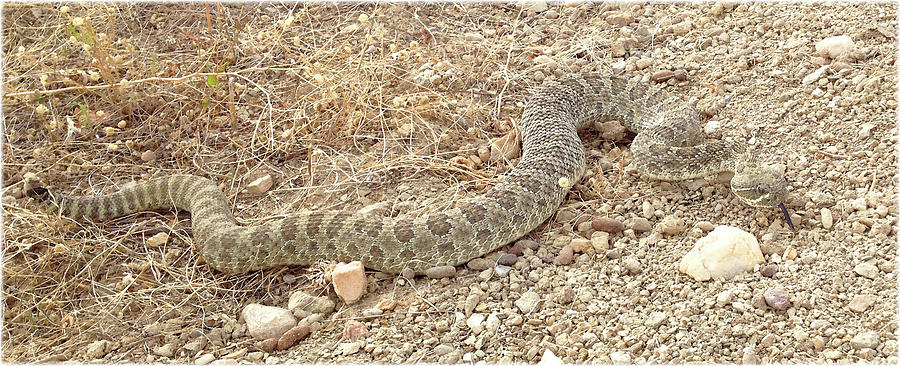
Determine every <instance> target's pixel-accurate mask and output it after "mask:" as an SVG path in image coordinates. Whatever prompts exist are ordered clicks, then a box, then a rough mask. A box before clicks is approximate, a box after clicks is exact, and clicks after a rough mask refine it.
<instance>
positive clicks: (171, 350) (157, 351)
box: [153, 343, 175, 357]
mask: <svg viewBox="0 0 900 366" xmlns="http://www.w3.org/2000/svg"><path fill="white" fill-rule="evenodd" d="M153 354H154V355H157V356H160V357H172V356H174V355H175V345H174V344H171V343H166V344H164V345H162V346H159V347H154V348H153Z"/></svg>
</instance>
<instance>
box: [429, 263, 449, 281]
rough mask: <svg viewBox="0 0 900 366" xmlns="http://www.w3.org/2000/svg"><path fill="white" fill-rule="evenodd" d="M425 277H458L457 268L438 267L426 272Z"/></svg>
mask: <svg viewBox="0 0 900 366" xmlns="http://www.w3.org/2000/svg"><path fill="white" fill-rule="evenodd" d="M425 276H426V277H428V278H434V279H438V278H446V277H453V276H456V267H454V266H437V267H431V268H429V269H426V270H425Z"/></svg>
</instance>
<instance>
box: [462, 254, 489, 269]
mask: <svg viewBox="0 0 900 366" xmlns="http://www.w3.org/2000/svg"><path fill="white" fill-rule="evenodd" d="M493 265H494V263H492V262H491V261H490V260H488V259H485V258H481V257H478V258H474V259H472V260H470V261H469V263H466V267H467V268H469V269H470V270H472V271H475V272H481V271H484V270H486V269H488V268H491V267H492V266H493Z"/></svg>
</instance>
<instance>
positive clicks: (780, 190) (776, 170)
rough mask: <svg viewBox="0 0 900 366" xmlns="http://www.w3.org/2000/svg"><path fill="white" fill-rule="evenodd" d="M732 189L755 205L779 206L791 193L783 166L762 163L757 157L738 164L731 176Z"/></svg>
mask: <svg viewBox="0 0 900 366" xmlns="http://www.w3.org/2000/svg"><path fill="white" fill-rule="evenodd" d="M731 191H732V192H734V195H735V196H737V197H738V199H740V200H741V201H742V202H744V203H746V204H748V205H750V206H753V207H777V206H779V205H781V204H783V203H784V201H785V200H786V199H787V196H788V193H789V191H788V183H787V180H786V179H785V178H784V168H783V166H781V167H779V166H776V165H768V164H762V163H760V162H759V161H758V160H756V159H755V158H748V159H744V162H743V163H742V164H738V166H737V167H736V169H735V172H734V177H733V178H731Z"/></svg>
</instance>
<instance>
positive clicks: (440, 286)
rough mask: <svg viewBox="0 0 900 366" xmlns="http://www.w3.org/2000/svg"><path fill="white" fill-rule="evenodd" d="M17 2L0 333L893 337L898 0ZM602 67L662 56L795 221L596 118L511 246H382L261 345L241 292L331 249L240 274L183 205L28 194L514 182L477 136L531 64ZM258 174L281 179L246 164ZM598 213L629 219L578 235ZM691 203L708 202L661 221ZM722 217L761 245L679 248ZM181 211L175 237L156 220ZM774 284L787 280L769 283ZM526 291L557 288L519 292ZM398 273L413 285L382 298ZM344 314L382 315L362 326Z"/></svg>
mask: <svg viewBox="0 0 900 366" xmlns="http://www.w3.org/2000/svg"><path fill="white" fill-rule="evenodd" d="M3 10H4V17H3V36H4V40H3V57H4V59H3V62H4V66H5V67H4V70H3V87H4V98H3V112H4V115H5V119H4V123H3V129H4V131H3V132H4V138H5V141H4V144H3V150H2V151H3V208H4V213H3V232H4V238H5V240H4V252H3V285H4V286H3V297H4V302H3V314H4V315H3V320H4V321H3V337H4V339H5V341H4V342H3V346H2V347H3V360H4V361H5V362H29V361H66V360H72V361H91V360H93V361H94V362H177V363H193V362H197V363H207V362H213V363H233V362H244V361H249V362H266V363H278V362H289V361H290V362H384V363H387V362H391V363H394V362H404V363H405V362H466V363H468V362H479V361H486V362H490V363H496V362H535V361H538V360H540V359H541V358H542V357H544V356H543V355H544V354H545V352H546V351H548V350H549V351H550V352H552V353H553V354H555V355H556V356H558V357H559V358H561V359H562V360H563V361H566V362H600V363H610V362H616V363H628V362H660V363H662V362H665V363H668V362H691V361H704V362H743V363H758V362H783V363H797V362H817V363H818V362H832V361H833V362H860V361H862V362H875V363H885V362H890V363H896V362H897V339H896V335H895V332H896V331H897V317H896V313H897V303H896V297H897V295H898V293H897V279H896V276H897V272H896V268H895V267H896V251H897V240H896V235H897V229H896V225H897V207H896V205H895V202H894V197H895V195H896V194H897V189H896V172H897V161H896V154H895V145H896V143H897V137H896V133H895V118H896V110H897V101H896V96H895V95H896V94H895V93H896V85H897V72H896V65H895V62H896V55H897V49H896V41H897V40H896V37H897V30H896V27H897V24H896V18H897V6H896V4H893V3H883V4H877V3H868V4H851V5H848V4H829V5H825V4H812V3H809V4H796V3H791V4H753V3H744V4H741V3H734V4H722V3H717V4H703V3H696V4H641V3H628V4H600V3H597V4H591V3H560V4H556V3H554V4H546V3H534V4H524V5H515V4H465V5H463V4H435V5H420V4H404V5H388V4H339V5H329V4H322V5H310V4H294V5H289V6H281V5H275V4H262V5H257V4H249V5H229V6H223V5H210V6H206V5H203V4H196V5H195V4H190V5H141V4H116V5H108V6H105V5H91V6H82V5H77V4H68V5H63V4H39V5H22V4H9V3H7V4H4V9H3ZM840 35H845V36H849V37H850V38H851V40H852V42H853V44H854V47H855V48H854V50H852V52H849V53H846V54H843V55H841V56H838V57H835V58H830V57H822V56H820V55H819V53H818V52H817V50H816V48H815V45H816V43H817V42H819V41H821V40H822V39H825V38H828V37H832V36H840ZM587 72H603V73H615V74H624V75H626V76H629V77H633V78H639V79H642V80H644V81H647V82H653V83H660V84H665V88H666V89H667V90H669V91H670V92H671V93H675V94H677V95H681V96H682V97H683V99H685V100H686V101H688V102H690V103H692V104H695V105H696V106H697V109H698V113H700V114H701V116H702V117H703V119H704V122H705V123H707V124H706V130H707V131H708V132H710V134H711V137H713V138H728V139H735V140H738V141H743V142H746V143H747V144H749V145H750V146H753V147H754V148H755V149H757V151H758V152H759V155H760V156H763V157H765V158H766V159H767V160H770V161H773V162H776V163H782V164H784V165H785V166H786V167H787V176H788V179H789V181H790V182H791V187H792V196H791V199H790V200H789V202H788V207H789V208H790V210H791V211H792V212H793V219H794V223H795V224H796V225H797V229H798V232H797V234H792V233H791V232H790V230H788V229H787V228H786V226H785V224H784V220H783V219H782V218H781V217H780V213H779V212H777V210H759V209H752V208H749V207H746V206H744V205H742V204H740V202H738V201H737V199H735V198H734V197H733V195H731V194H730V192H729V190H728V187H727V184H723V181H724V182H727V180H725V179H724V178H723V177H712V178H710V179H700V180H695V181H690V182H680V183H661V182H652V181H645V180H642V179H641V178H640V177H639V176H636V175H634V174H630V173H628V172H627V171H626V169H625V167H627V164H628V162H629V161H630V153H629V152H628V149H627V147H628V137H625V138H624V139H620V140H619V141H612V140H611V139H614V138H617V137H621V136H614V135H615V134H612V135H610V134H609V133H608V131H600V130H597V129H593V130H589V131H585V132H583V133H582V137H583V140H584V141H585V147H586V149H587V150H588V164H589V167H590V169H591V172H589V174H588V176H587V177H586V178H585V179H584V180H583V181H582V182H581V184H579V185H576V186H575V188H574V189H573V191H572V193H571V194H570V195H569V197H568V199H567V201H566V202H565V203H564V204H563V206H562V207H561V209H560V211H559V213H558V214H557V215H556V216H555V217H554V218H552V219H551V220H549V221H548V222H547V223H546V224H544V225H542V226H540V227H539V228H537V229H536V230H534V231H533V232H532V233H530V234H529V235H528V237H527V238H528V239H529V240H533V241H535V242H537V243H539V244H540V246H539V247H538V248H535V249H531V248H526V249H524V250H522V253H521V255H520V256H519V257H518V259H517V261H516V262H515V264H514V265H512V266H511V267H512V268H511V269H510V270H509V273H508V274H506V275H503V276H501V275H490V273H491V272H490V271H488V272H487V274H488V275H489V276H484V273H483V272H482V271H476V270H472V269H469V268H466V267H460V268H458V271H457V274H456V276H455V277H452V278H443V279H428V278H423V277H418V278H416V279H415V280H414V281H407V280H405V279H403V278H400V277H398V276H391V275H384V274H380V273H370V274H369V275H368V281H369V283H368V293H367V295H365V297H364V298H363V299H362V301H361V302H359V303H357V304H354V305H344V304H341V303H340V302H338V303H339V305H338V308H337V309H336V311H335V312H334V313H332V314H328V315H327V316H326V317H325V318H324V319H323V320H322V321H321V322H320V324H319V325H320V329H317V330H316V331H315V332H313V333H312V334H311V335H310V336H309V337H308V338H306V339H304V340H302V341H300V343H298V344H297V345H295V346H293V347H292V348H289V349H287V350H285V351H277V352H274V353H265V352H261V351H259V350H257V349H256V348H255V347H254V343H255V342H256V341H255V340H254V339H252V338H251V337H250V336H249V335H247V334H246V327H245V326H244V325H243V323H242V321H241V320H240V319H239V313H240V310H241V309H242V308H243V307H244V306H245V305H247V304H250V303H261V304H266V305H273V306H282V307H284V306H286V305H287V301H288V296H289V294H290V293H291V292H292V291H295V290H305V291H308V292H315V293H318V294H322V295H324V296H331V297H332V298H333V299H336V297H335V296H334V294H333V291H331V290H330V289H329V288H328V287H327V285H323V282H322V281H320V280H318V279H319V273H320V272H317V271H315V270H314V271H309V270H308V269H307V268H301V267H289V268H276V269H271V270H266V271H259V272H254V273H250V274H246V275H240V276H231V275H223V274H220V273H216V272H214V271H212V270H210V269H209V268H207V267H206V266H204V265H203V264H202V263H200V262H199V259H200V258H199V256H198V255H197V253H195V252H194V251H192V250H191V238H190V233H191V230H190V220H189V216H188V215H186V214H183V213H180V214H177V215H176V214H173V213H171V212H158V213H143V214H138V215H131V216H128V217H124V218H119V219H116V220H112V221H110V222H104V223H86V224H76V223H73V222H70V221H67V220H64V219H62V218H60V217H58V216H57V215H54V214H53V213H51V212H48V211H47V210H45V209H44V208H43V207H42V206H41V205H39V204H37V203H36V202H33V201H32V200H31V199H29V198H23V197H22V187H23V179H24V178H25V177H27V176H30V175H31V174H35V175H37V176H39V177H40V178H42V179H43V180H44V181H45V182H46V183H47V184H48V185H49V186H50V187H51V188H54V189H57V190H60V191H64V192H74V193H80V194H99V193H105V192H112V191H115V190H116V187H117V186H121V185H123V184H127V183H128V182H130V181H133V180H142V179H146V178H149V177H153V176H161V175H166V174H173V173H177V172H180V173H192V174H199V175H204V176H207V177H210V178H212V179H214V180H216V181H217V182H220V183H221V186H222V188H223V189H224V190H225V192H226V194H227V195H228V196H229V197H230V198H231V199H232V200H233V202H234V207H235V210H234V211H235V214H236V216H238V217H239V218H240V220H241V221H242V222H244V223H254V222H259V221H261V220H264V219H265V218H267V217H271V216H273V215H280V214H286V213H290V212H294V211H297V210H300V209H317V208H336V207H341V208H347V209H357V208H361V207H364V206H367V205H370V204H372V203H376V202H388V206H387V207H388V208H389V210H390V211H391V213H392V214H404V213H407V214H408V213H412V214H414V213H415V212H419V211H421V210H426V209H433V208H434V207H443V206H444V205H452V203H453V202H455V201H457V200H459V199H460V198H464V197H470V196H475V195H478V194H480V193H483V192H484V191H485V190H486V189H487V188H489V187H490V186H491V185H492V184H494V183H496V182H497V181H498V179H500V178H499V177H500V176H501V175H502V172H504V171H506V170H508V169H509V167H510V166H511V164H514V163H515V160H514V161H512V162H486V161H482V159H481V158H480V156H484V148H486V147H487V146H489V143H490V141H492V140H493V139H495V138H498V137H500V136H503V135H504V134H506V133H508V132H509V130H510V128H512V126H513V125H514V124H515V122H516V121H517V120H518V119H519V118H520V115H521V112H522V107H523V105H524V101H525V100H526V99H527V98H528V95H529V92H528V90H529V88H530V87H533V86H537V85H540V84H541V83H542V82H544V81H546V80H552V79H556V78H559V77H562V76H564V75H568V74H576V73H587ZM479 149H481V151H479ZM472 157H476V158H472ZM265 174H269V175H271V176H272V177H273V178H274V186H273V187H272V189H271V190H269V191H268V192H267V193H265V194H263V195H253V194H251V193H248V192H246V191H245V190H244V187H245V186H246V185H247V184H248V183H249V182H251V181H252V180H254V179H256V178H257V177H260V176H263V175H265ZM725 178H727V177H725ZM823 215H824V216H830V219H829V218H828V217H826V218H825V219H823ZM593 217H606V218H611V219H614V220H617V221H619V222H622V223H624V224H625V227H626V230H625V231H624V232H623V233H619V234H616V235H613V236H612V238H611V243H610V248H609V249H608V250H606V251H602V252H600V251H594V250H589V251H587V252H586V253H576V254H575V255H574V258H573V260H572V263H571V264H568V265H562V264H559V263H560V260H559V257H561V256H562V257H565V256H568V255H569V254H568V253H561V251H563V247H564V246H566V245H567V244H569V243H570V242H571V240H572V238H579V237H589V236H588V235H589V229H587V228H586V227H585V225H581V226H580V227H579V225H578V224H579V223H582V222H585V220H586V219H590V218H593ZM679 219H680V220H684V222H685V224H686V230H684V231H682V232H680V233H677V234H674V235H669V234H663V233H662V231H663V230H662V227H661V225H660V223H662V222H664V221H666V220H679ZM829 221H830V222H829ZM648 222H649V224H650V225H651V226H650V230H648V231H643V230H642V229H644V228H640V226H644V224H646V223H648ZM636 223H637V224H636ZM715 225H731V226H736V227H739V228H741V229H743V230H746V231H748V232H750V233H751V234H753V235H754V236H756V237H757V238H758V239H759V241H760V244H761V247H762V250H763V253H764V254H765V258H766V263H765V264H764V265H761V266H758V267H757V269H755V270H754V271H752V272H751V273H746V274H743V275H740V276H738V277H736V278H734V279H731V280H719V281H709V282H697V281H694V280H692V279H691V278H689V277H687V276H685V275H684V274H682V273H680V272H679V271H678V263H679V260H680V258H681V257H682V256H683V255H684V254H685V253H687V251H688V250H689V249H690V248H691V247H692V246H693V243H694V242H695V241H696V240H697V239H698V238H700V237H702V236H704V235H705V234H706V231H708V230H709V228H710V227H712V226H715ZM579 229H581V230H579ZM160 230H170V232H171V238H170V240H169V241H168V242H167V243H164V244H162V245H160V246H148V245H146V244H147V243H146V242H147V239H148V238H150V237H151V236H153V235H154V234H156V233H157V232H159V231H160ZM507 251H509V248H507V247H505V248H501V249H499V250H498V251H497V252H495V253H492V254H490V255H488V256H487V258H488V259H494V260H496V259H497V258H498V257H499V256H500V255H502V254H504V253H506V252H507ZM563 262H566V261H563ZM767 266H768V267H769V270H773V269H774V274H773V273H767V275H763V274H762V273H761V272H762V268H763V267H767ZM316 268H319V269H321V268H322V267H321V266H319V267H316ZM771 289H783V290H784V291H786V292H787V293H788V295H789V299H790V301H791V304H792V305H791V307H790V308H788V309H787V310H779V311H776V310H774V309H771V308H766V307H765V306H763V305H762V304H761V303H760V301H761V299H762V296H763V293H765V292H766V291H767V290H771ZM526 292H533V293H536V294H537V295H538V299H539V304H540V305H539V308H538V309H537V310H535V311H533V312H530V313H525V314H523V312H522V311H521V309H520V308H519V307H517V306H516V301H517V300H519V299H520V297H521V296H522V294H523V293H526ZM384 298H388V299H394V300H397V301H399V305H398V306H397V307H396V308H394V309H393V310H391V311H387V312H385V313H383V314H380V315H377V316H371V313H369V314H368V315H370V316H364V315H363V312H364V311H366V310H367V309H370V308H372V307H373V306H375V304H376V303H378V302H379V301H380V300H382V299H384ZM351 319H355V320H358V321H361V322H362V323H363V324H364V325H365V326H366V327H367V328H368V331H369V335H368V336H367V337H364V338H363V339H361V340H357V341H349V340H342V338H341V334H342V331H343V330H344V327H345V326H346V325H347V324H348V322H349V320H351ZM485 327H487V328H488V329H482V328H485ZM350 343H357V344H353V345H350V346H347V345H348V344H350Z"/></svg>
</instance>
